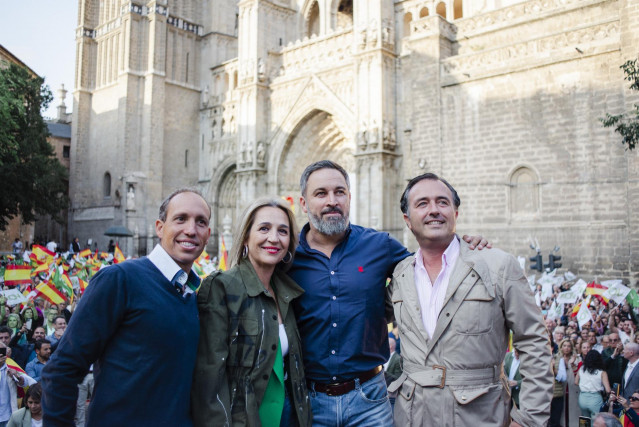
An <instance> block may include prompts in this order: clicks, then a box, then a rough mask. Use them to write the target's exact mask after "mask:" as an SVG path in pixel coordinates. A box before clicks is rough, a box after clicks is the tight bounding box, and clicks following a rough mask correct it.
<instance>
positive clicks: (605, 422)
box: [592, 412, 627, 427]
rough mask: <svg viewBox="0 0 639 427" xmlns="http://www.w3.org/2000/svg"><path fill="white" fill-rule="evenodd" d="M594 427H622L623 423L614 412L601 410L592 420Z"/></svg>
mask: <svg viewBox="0 0 639 427" xmlns="http://www.w3.org/2000/svg"><path fill="white" fill-rule="evenodd" d="M592 427H622V424H621V422H620V421H619V418H617V417H615V416H614V415H613V414H609V413H607V412H601V413H599V414H597V415H596V416H595V418H594V419H593V420H592ZM623 427H627V426H623Z"/></svg>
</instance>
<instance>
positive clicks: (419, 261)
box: [415, 236, 460, 338]
mask: <svg viewBox="0 0 639 427" xmlns="http://www.w3.org/2000/svg"><path fill="white" fill-rule="evenodd" d="M459 248H460V245H459V240H458V239H457V236H455V237H454V238H453V240H452V241H451V242H450V244H449V245H448V248H446V250H445V251H444V253H443V254H442V269H441V271H440V272H439V274H438V276H437V278H436V279H435V283H431V281H430V277H429V276H428V271H426V267H424V259H423V258H422V251H421V249H419V250H417V253H416V254H415V287H416V288H417V296H418V298H419V305H420V307H421V312H422V322H423V323H424V329H425V330H426V332H428V336H429V337H430V338H432V337H433V333H434V332H435V326H437V318H438V317H439V313H440V311H441V310H442V307H443V306H444V298H445V297H446V290H447V289H448V282H449V281H450V276H451V274H452V272H453V267H454V266H455V262H456V261H457V258H458V257H459Z"/></svg>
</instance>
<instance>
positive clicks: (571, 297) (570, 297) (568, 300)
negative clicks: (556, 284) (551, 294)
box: [557, 289, 581, 304]
mask: <svg viewBox="0 0 639 427" xmlns="http://www.w3.org/2000/svg"><path fill="white" fill-rule="evenodd" d="M580 295H581V294H578V293H577V292H575V291H573V290H572V289H571V290H569V291H566V292H562V293H560V294H559V295H557V303H559V304H574V303H575V301H577V298H579V296H580Z"/></svg>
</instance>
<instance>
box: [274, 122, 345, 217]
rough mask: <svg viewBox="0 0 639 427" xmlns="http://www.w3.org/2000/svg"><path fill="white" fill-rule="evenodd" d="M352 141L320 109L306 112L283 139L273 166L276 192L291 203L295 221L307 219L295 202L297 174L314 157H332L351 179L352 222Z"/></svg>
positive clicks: (296, 199)
mask: <svg viewBox="0 0 639 427" xmlns="http://www.w3.org/2000/svg"><path fill="white" fill-rule="evenodd" d="M354 153H355V144H354V143H353V141H352V139H350V138H347V137H346V136H345V135H344V134H343V133H342V131H341V130H340V128H339V127H338V126H337V124H336V122H335V120H334V118H333V116H332V115H331V114H330V113H328V112H326V111H323V110H313V111H311V112H310V113H309V114H307V115H306V116H305V117H304V118H303V119H302V120H300V122H299V123H298V124H297V126H296V127H295V128H294V130H293V132H291V134H290V136H289V138H288V139H287V141H286V143H285V145H284V148H283V150H282V154H281V156H280V161H279V164H278V168H277V193H278V194H279V195H281V196H282V197H285V198H287V199H288V200H291V201H292V203H293V204H294V210H295V216H296V218H297V224H298V225H299V226H300V227H301V226H303V225H304V224H305V223H306V222H307V217H306V215H305V214H304V213H303V212H302V209H301V207H300V204H299V198H300V177H301V176H302V172H304V169H306V167H307V166H308V165H310V164H311V163H313V162H316V161H318V160H332V161H334V162H336V163H338V164H340V165H341V166H343V167H344V169H346V171H347V172H348V175H349V179H350V183H351V194H352V199H351V200H352V201H351V210H350V218H351V221H353V222H355V220H354V219H355V218H356V217H357V216H356V209H357V207H356V206H355V204H354V201H355V200H357V198H356V197H355V192H356V191H357V176H356V174H355V159H354V157H353V154H354Z"/></svg>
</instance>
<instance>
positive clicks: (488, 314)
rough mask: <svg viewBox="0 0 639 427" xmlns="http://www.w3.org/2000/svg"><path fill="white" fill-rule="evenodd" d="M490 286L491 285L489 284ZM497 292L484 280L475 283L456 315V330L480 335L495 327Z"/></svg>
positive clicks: (466, 333) (461, 332)
mask: <svg viewBox="0 0 639 427" xmlns="http://www.w3.org/2000/svg"><path fill="white" fill-rule="evenodd" d="M489 286H490V285H489ZM494 304H495V294H494V292H493V293H491V292H489V291H488V289H487V287H486V285H485V284H484V283H483V282H482V281H478V282H477V283H475V284H474V285H473V287H472V289H471V290H470V292H468V294H467V295H466V297H465V298H464V301H463V302H462V304H461V306H460V307H459V310H457V314H456V315H455V331H456V332H457V333H460V334H465V335H479V334H485V333H487V332H490V331H491V330H492V329H493V318H494V315H493V309H494Z"/></svg>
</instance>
